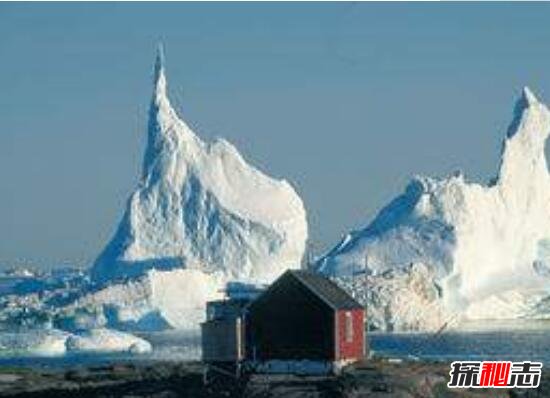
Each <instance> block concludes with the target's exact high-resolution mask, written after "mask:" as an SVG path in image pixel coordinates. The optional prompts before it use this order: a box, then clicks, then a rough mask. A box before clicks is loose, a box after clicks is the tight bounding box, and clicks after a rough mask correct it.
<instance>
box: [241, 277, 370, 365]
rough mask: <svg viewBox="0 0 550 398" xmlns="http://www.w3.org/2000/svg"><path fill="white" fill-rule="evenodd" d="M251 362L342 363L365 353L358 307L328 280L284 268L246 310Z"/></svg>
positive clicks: (361, 321) (361, 318)
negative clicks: (283, 271) (281, 273)
mask: <svg viewBox="0 0 550 398" xmlns="http://www.w3.org/2000/svg"><path fill="white" fill-rule="evenodd" d="M245 330H246V343H247V348H246V357H247V359H248V360H250V361H252V362H256V363H258V362H266V361H277V360H278V361H304V360H309V361H317V362H324V363H347V362H353V361H357V360H359V359H361V358H363V357H364V355H365V335H364V309H363V306H361V304H359V303H358V302H357V301H356V300H354V299H353V298H352V297H351V296H350V295H349V294H347V293H346V292H345V291H344V290H343V289H341V288H340V287H339V286H338V285H336V284H335V283H334V282H332V281H331V280H329V279H328V278H326V277H324V276H322V275H320V274H317V273H314V272H311V271H305V270H289V271H287V272H285V273H284V274H283V275H282V276H281V277H280V278H279V279H277V280H276V281H275V282H274V283H273V284H272V285H271V286H270V287H269V288H268V289H267V290H266V291H265V292H264V293H262V294H261V295H260V296H259V297H258V298H257V299H256V300H254V301H253V302H252V303H251V304H250V305H249V306H248V308H247V310H246V321H245Z"/></svg>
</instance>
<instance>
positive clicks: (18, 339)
mask: <svg viewBox="0 0 550 398" xmlns="http://www.w3.org/2000/svg"><path fill="white" fill-rule="evenodd" d="M151 350H152V346H151V344H150V343H149V342H148V341H146V340H144V339H142V338H140V337H137V336H134V335H132V334H129V333H125V332H121V331H117V330H112V329H107V328H94V329H90V330H81V331H78V332H74V333H70V332H67V331H63V330H59V329H53V328H49V329H28V330H17V331H11V332H6V331H2V332H0V358H2V357H4V358H5V357H56V356H63V355H66V354H67V353H70V354H90V353H116V352H128V353H132V354H145V353H149V352H151Z"/></svg>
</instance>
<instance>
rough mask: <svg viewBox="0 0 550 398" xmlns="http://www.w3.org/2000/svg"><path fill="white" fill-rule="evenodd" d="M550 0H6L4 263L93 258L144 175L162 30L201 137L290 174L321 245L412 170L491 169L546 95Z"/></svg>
mask: <svg viewBox="0 0 550 398" xmlns="http://www.w3.org/2000/svg"><path fill="white" fill-rule="evenodd" d="M549 15H550V5H548V4H542V3H538V4H522V3H482V4H472V3H460V4H458V3H429V4H428V3H417V4H403V3H387V4H367V3H338V4H336V3H322V4H321V3H293V4H290V3H284V4H283V3H279V4H274V3H265V4H259V3H238V4H229V3H223V4H222V3H204V4H185V3H162V4H151V3H119V4H105V3H101V4H98V3H95V4H67V3H56V4H36V3H34V4H28V3H27V4H6V3H2V4H0V60H2V62H0V120H1V123H0V265H4V266H9V265H22V264H26V263H31V264H36V265H41V266H45V267H51V266H59V265H79V266H86V265H89V264H90V263H91V262H92V261H93V259H94V258H95V256H96V255H97V254H98V253H99V251H100V250H101V249H102V247H103V245H104V244H105V243H106V242H107V241H108V239H109V238H110V237H111V235H112V233H113V232H114V229H115V227H116V225H117V223H118V221H119V219H120V218H121V216H122V212H123V208H124V204H125V201H126V198H127V196H128V195H129V193H130V192H131V190H132V188H133V187H134V186H135V185H136V183H137V179H138V176H139V167H140V164H141V159H142V154H143V149H144V143H145V126H146V112H147V107H148V101H149V98H150V93H151V71H152V63H153V58H154V52H155V46H156V43H157V42H158V41H160V40H161V41H162V42H163V43H164V45H165V52H166V61H167V73H168V80H169V87H170V94H171V97H172V100H173V102H174V103H175V105H176V106H177V109H178V111H179V112H180V114H182V115H183V117H184V118H185V119H186V120H187V121H188V123H189V124H190V125H191V126H192V127H193V128H194V129H195V130H196V132H197V133H198V134H199V135H201V137H203V138H204V139H209V138H212V137H215V136H223V137H225V138H227V139H229V140H230V141H231V142H233V143H234V144H235V145H236V146H237V147H238V148H239V150H240V151H241V153H242V154H243V155H244V156H245V158H247V159H248V160H249V161H251V162H252V163H253V164H255V165H256V166H258V167H259V168H261V169H262V170H264V171H266V172H268V174H271V175H275V176H278V177H285V178H287V179H288V180H290V181H291V182H292V183H293V184H294V185H295V186H296V188H297V190H298V191H299V193H300V194H301V196H302V198H303V199H304V202H305V204H306V207H307V210H308V214H309V221H310V235H311V242H312V245H313V249H314V250H315V251H316V252H318V253H319V252H321V251H323V250H324V249H326V248H328V247H330V246H331V245H332V244H335V243H336V242H337V241H338V240H339V239H340V237H341V236H342V234H343V233H344V232H346V231H348V230H350V229H353V228H359V227H361V226H364V225H366V224H367V223H368V221H369V220H370V219H371V218H372V217H373V216H374V215H375V214H376V212H377V211H378V210H379V209H380V208H381V206H383V205H384V204H385V203H387V202H388V201H389V200H390V199H391V198H392V197H394V196H395V195H397V194H399V193H400V192H401V191H402V190H403V189H404V187H405V184H406V183H407V181H408V180H409V179H410V177H411V176H412V175H414V174H417V173H419V174H429V175H435V176H443V175H445V174H447V173H449V172H452V171H454V170H456V169H461V170H463V171H464V172H465V173H466V175H467V177H468V178H470V179H471V180H475V181H486V180H488V179H489V178H490V177H492V176H493V175H494V174H495V173H496V168H497V163H498V156H499V151H500V144H501V141H502V137H503V136H504V132H505V130H506V126H507V124H508V123H509V120H510V118H511V113H512V109H513V103H514V101H515V98H516V97H517V95H518V94H519V92H520V90H521V88H522V86H524V85H528V86H530V87H531V88H532V89H533V91H534V92H535V93H536V94H537V95H538V96H539V97H540V98H542V99H543V100H544V99H546V100H548V101H550V24H548V16H549Z"/></svg>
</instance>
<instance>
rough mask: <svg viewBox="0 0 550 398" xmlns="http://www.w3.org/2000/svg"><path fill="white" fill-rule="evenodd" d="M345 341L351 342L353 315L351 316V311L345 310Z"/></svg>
mask: <svg viewBox="0 0 550 398" xmlns="http://www.w3.org/2000/svg"><path fill="white" fill-rule="evenodd" d="M344 328H345V332H344V333H345V336H346V343H351V342H352V341H353V317H352V316H351V311H346V321H345V324H344Z"/></svg>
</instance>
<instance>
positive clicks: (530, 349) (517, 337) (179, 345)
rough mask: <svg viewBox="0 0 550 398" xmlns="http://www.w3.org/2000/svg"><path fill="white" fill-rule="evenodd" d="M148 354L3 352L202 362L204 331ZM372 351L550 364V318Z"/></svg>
mask: <svg viewBox="0 0 550 398" xmlns="http://www.w3.org/2000/svg"><path fill="white" fill-rule="evenodd" d="M139 336H140V337H142V338H144V339H146V340H147V341H149V342H150V343H151V345H152V346H153V350H152V352H150V353H147V354H139V355H136V354H130V353H115V354H104V353H102V354H99V353H98V354H66V355H63V356H57V357H25V356H21V355H19V356H10V355H7V356H6V355H4V356H2V355H1V353H0V366H2V365H5V366H6V365H10V366H14V365H16V366H29V367H60V368H63V367H70V366H76V365H82V366H96V365H104V364H109V363H115V362H117V363H119V362H134V363H135V362H157V361H198V360H200V357H201V348H200V335H199V333H198V332H181V331H175V330H171V331H166V332H157V333H142V334H139ZM367 344H368V346H369V352H370V355H373V356H376V357H385V358H401V359H408V360H420V361H421V360H435V361H443V362H451V361H454V360H512V361H524V360H531V361H542V362H544V363H546V364H550V322H519V323H518V322H512V323H494V322H492V323H476V324H470V325H466V326H464V325H463V328H462V329H461V330H460V331H452V330H449V331H443V332H442V333H438V334H435V333H380V332H369V333H367Z"/></svg>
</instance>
